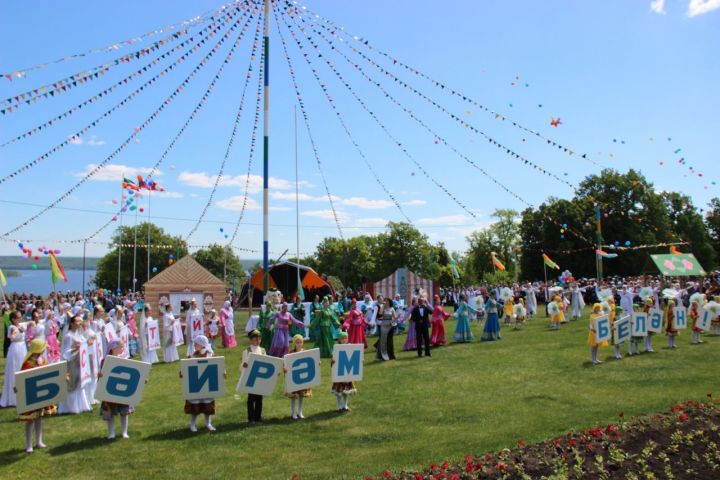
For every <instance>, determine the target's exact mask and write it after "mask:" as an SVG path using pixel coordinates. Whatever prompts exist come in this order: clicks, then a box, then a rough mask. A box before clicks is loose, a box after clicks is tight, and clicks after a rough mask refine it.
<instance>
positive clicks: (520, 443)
mask: <svg viewBox="0 0 720 480" xmlns="http://www.w3.org/2000/svg"><path fill="white" fill-rule="evenodd" d="M517 444H518V447H520V448H525V441H523V440H518V441H517Z"/></svg>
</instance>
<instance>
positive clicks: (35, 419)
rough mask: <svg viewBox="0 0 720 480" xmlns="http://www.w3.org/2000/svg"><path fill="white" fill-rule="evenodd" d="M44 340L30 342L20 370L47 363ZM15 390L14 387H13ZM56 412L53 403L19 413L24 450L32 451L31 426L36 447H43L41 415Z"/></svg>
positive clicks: (37, 339)
mask: <svg viewBox="0 0 720 480" xmlns="http://www.w3.org/2000/svg"><path fill="white" fill-rule="evenodd" d="M45 345H46V344H45V340H43V339H41V338H36V339H34V340H33V341H32V342H30V351H29V352H28V354H27V355H26V356H25V360H24V361H23V363H22V368H21V370H30V369H31V368H35V367H42V366H44V365H47V364H48V363H47V361H46V360H45V356H44V355H43V354H44V353H45ZM13 390H15V387H13ZM55 413H57V407H56V406H55V405H48V406H47V407H43V408H38V409H37V410H32V411H30V412H25V413H21V414H20V415H19V419H20V421H21V422H24V423H25V451H26V452H27V453H32V451H33V444H32V432H33V427H34V428H35V445H36V446H37V448H45V447H46V445H45V444H44V443H43V440H42V417H44V416H47V415H53V414H55Z"/></svg>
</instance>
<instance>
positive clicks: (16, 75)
mask: <svg viewBox="0 0 720 480" xmlns="http://www.w3.org/2000/svg"><path fill="white" fill-rule="evenodd" d="M247 3H248V2H247V0H235V1H233V2H229V3H226V4H224V5H222V6H221V7H219V8H217V9H214V10H212V11H210V12H206V13H204V14H202V15H196V16H194V17H192V18H188V19H185V20H182V21H181V22H178V23H175V24H172V25H168V26H166V27H162V28H158V29H155V30H153V31H151V32H147V33H144V34H142V35H137V36H135V37H132V38H129V39H127V40H123V41H120V42H115V43H112V44H110V45H107V46H105V47H100V48H92V49H90V50H87V51H85V52H81V53H75V54H72V55H65V56H64V57H62V58H58V59H57V60H53V61H50V62H46V63H41V64H38V65H35V66H32V67H28V68H23V69H21V70H15V71H13V72H6V73H0V77H2V78H5V79H6V80H8V81H13V80H14V79H24V78H27V76H28V73H31V72H34V71H37V70H42V69H44V68H47V67H49V66H51V65H57V64H59V63H64V62H68V61H71V60H77V59H78V58H83V57H87V56H90V55H93V54H97V53H106V52H112V51H117V50H120V49H121V48H123V47H127V46H130V45H134V44H136V43H138V42H142V41H144V40H146V39H148V38H152V37H154V36H156V35H162V34H163V33H165V32H170V31H173V30H176V29H177V28H187V29H190V28H194V27H196V26H198V25H202V24H204V23H206V22H208V21H209V19H210V18H211V17H212V16H214V15H216V14H218V13H220V12H222V11H224V10H226V9H228V8H230V7H232V6H236V5H237V6H242V5H246V4H247Z"/></svg>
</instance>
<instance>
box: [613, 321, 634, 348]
mask: <svg viewBox="0 0 720 480" xmlns="http://www.w3.org/2000/svg"><path fill="white" fill-rule="evenodd" d="M613 328H614V329H615V335H614V337H613V344H614V345H619V344H621V343H623V342H624V341H625V340H627V339H628V338H630V315H628V316H625V317H622V318H621V319H619V320H615V323H614V324H613Z"/></svg>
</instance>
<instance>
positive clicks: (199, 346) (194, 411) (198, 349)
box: [180, 335, 227, 433]
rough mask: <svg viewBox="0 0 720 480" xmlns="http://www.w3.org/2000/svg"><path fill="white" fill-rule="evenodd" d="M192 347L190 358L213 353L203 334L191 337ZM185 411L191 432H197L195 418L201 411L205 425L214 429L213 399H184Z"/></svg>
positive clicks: (224, 373) (208, 355)
mask: <svg viewBox="0 0 720 480" xmlns="http://www.w3.org/2000/svg"><path fill="white" fill-rule="evenodd" d="M193 347H194V350H193V352H192V355H191V356H190V358H208V357H212V356H213V355H214V352H213V349H212V346H211V345H210V340H208V338H207V337H206V336H205V335H197V336H196V337H195V338H194V339H193ZM223 375H224V376H225V377H227V372H223ZM180 378H183V376H182V372H180ZM185 413H187V414H188V415H190V431H191V432H193V433H195V432H197V428H196V427H195V420H196V419H197V416H198V415H200V414H201V413H202V414H203V415H204V416H205V427H206V428H207V429H208V430H210V431H211V432H214V431H215V427H214V426H213V424H212V416H213V415H215V399H213V398H200V399H198V400H185Z"/></svg>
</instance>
